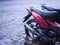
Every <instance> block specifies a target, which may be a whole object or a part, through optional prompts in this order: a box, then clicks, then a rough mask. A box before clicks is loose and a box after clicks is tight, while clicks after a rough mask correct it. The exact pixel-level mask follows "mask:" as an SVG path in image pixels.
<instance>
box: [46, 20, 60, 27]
mask: <svg viewBox="0 0 60 45" xmlns="http://www.w3.org/2000/svg"><path fill="white" fill-rule="evenodd" d="M47 22H48V23H49V24H50V25H52V26H53V27H55V28H57V27H60V25H58V24H56V23H55V22H52V21H50V20H47Z"/></svg>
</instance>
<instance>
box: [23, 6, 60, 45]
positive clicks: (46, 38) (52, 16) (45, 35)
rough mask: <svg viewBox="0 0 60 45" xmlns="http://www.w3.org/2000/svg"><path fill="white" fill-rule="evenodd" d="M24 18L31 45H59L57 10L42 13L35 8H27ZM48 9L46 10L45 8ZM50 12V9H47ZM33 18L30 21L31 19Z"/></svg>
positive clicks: (59, 32) (59, 29) (59, 33)
mask: <svg viewBox="0 0 60 45" xmlns="http://www.w3.org/2000/svg"><path fill="white" fill-rule="evenodd" d="M42 8H44V6H42ZM26 9H27V11H28V14H27V16H25V17H24V21H23V22H26V24H24V27H25V33H26V38H25V40H29V41H26V42H28V43H30V44H31V45H59V44H60V36H59V35H60V24H59V21H58V19H59V13H58V12H57V11H56V10H52V11H50V10H49V11H41V10H38V9H36V8H34V7H29V8H26ZM45 9H46V8H45ZM47 10H48V9H47ZM31 16H32V17H33V18H31V19H29V18H30V17H31Z"/></svg>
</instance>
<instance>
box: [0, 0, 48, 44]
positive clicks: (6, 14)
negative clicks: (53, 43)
mask: <svg viewBox="0 0 60 45" xmlns="http://www.w3.org/2000/svg"><path fill="white" fill-rule="evenodd" d="M41 2H45V1H43V0H41V1H40V0H37V1H35V0H33V1H32V0H20V1H0V45H24V38H25V32H24V26H23V25H24V23H23V22H22V21H23V17H24V16H25V15H27V10H26V9H25V8H26V6H34V7H35V8H38V9H40V4H41ZM47 3H48V2H47Z"/></svg>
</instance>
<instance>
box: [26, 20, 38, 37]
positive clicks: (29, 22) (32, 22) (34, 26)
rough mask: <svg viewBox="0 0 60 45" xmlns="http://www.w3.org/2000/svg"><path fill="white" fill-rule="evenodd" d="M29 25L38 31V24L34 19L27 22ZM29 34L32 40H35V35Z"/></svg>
mask: <svg viewBox="0 0 60 45" xmlns="http://www.w3.org/2000/svg"><path fill="white" fill-rule="evenodd" d="M27 24H28V25H29V26H30V27H31V28H33V29H38V28H37V26H36V25H37V22H36V21H35V20H34V19H30V20H28V21H27ZM28 33H29V35H30V36H31V37H32V38H34V37H36V35H34V34H33V33H31V32H30V31H28Z"/></svg>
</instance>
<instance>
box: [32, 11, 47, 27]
mask: <svg viewBox="0 0 60 45" xmlns="http://www.w3.org/2000/svg"><path fill="white" fill-rule="evenodd" d="M32 15H33V17H34V19H35V20H36V21H37V22H38V23H39V24H40V25H41V27H43V28H48V24H47V23H46V21H45V20H44V19H43V18H42V17H41V16H40V15H39V14H37V13H35V12H33V11H32Z"/></svg>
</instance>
